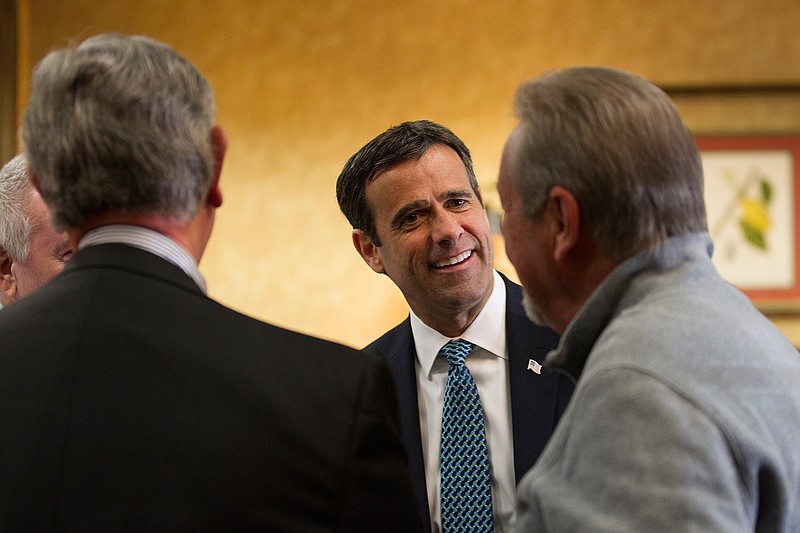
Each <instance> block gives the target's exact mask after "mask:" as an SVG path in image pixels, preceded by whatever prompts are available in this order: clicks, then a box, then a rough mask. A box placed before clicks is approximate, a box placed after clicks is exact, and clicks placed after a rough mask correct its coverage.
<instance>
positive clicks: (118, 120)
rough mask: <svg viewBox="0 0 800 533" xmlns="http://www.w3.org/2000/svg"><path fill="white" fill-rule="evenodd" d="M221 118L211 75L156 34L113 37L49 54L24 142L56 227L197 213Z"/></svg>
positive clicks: (37, 78)
mask: <svg viewBox="0 0 800 533" xmlns="http://www.w3.org/2000/svg"><path fill="white" fill-rule="evenodd" d="M214 115H215V104H214V95H213V91H212V90H211V87H210V86H209V84H208V82H207V81H206V80H205V79H204V78H203V76H202V75H201V74H200V73H199V72H198V71H197V70H196V69H195V68H194V67H193V66H192V65H191V63H189V62H188V61H187V60H186V59H185V58H183V57H182V56H181V55H179V54H178V53H177V52H175V51H174V50H173V49H171V48H170V47H168V46H167V45H165V44H162V43H159V42H157V41H155V40H152V39H149V38H147V37H139V36H124V35H118V34H104V35H99V36H96V37H92V38H90V39H88V40H86V41H84V42H83V43H81V44H80V45H78V46H77V47H75V48H69V49H62V50H56V51H54V52H51V53H50V54H48V55H47V56H46V57H45V58H44V59H43V60H42V61H41V62H40V63H39V65H38V66H37V68H36V70H35V72H34V76H33V81H32V84H31V95H30V98H29V100H28V105H27V107H26V110H25V114H24V117H23V124H22V139H23V144H24V146H25V153H26V154H27V156H28V160H29V162H30V167H31V169H32V173H33V175H34V177H35V178H36V180H37V182H38V184H39V187H40V190H41V192H42V196H43V197H44V199H45V201H46V202H47V204H48V206H49V207H50V210H51V212H52V214H53V220H54V223H55V225H56V227H57V228H58V229H67V228H74V227H80V226H82V225H84V224H87V223H88V222H90V221H91V220H93V219H94V218H96V217H98V216H102V215H104V214H106V213H115V212H125V213H158V214H160V215H165V216H170V217H174V218H177V219H180V220H187V219H189V218H191V217H192V216H193V215H194V213H195V212H196V210H197V208H198V203H199V202H200V201H202V199H203V198H204V197H205V195H206V194H207V192H208V190H209V187H210V186H211V182H212V178H213V175H214V158H213V154H212V146H211V143H210V132H211V128H212V127H213V125H214Z"/></svg>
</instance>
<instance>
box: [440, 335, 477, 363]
mask: <svg viewBox="0 0 800 533" xmlns="http://www.w3.org/2000/svg"><path fill="white" fill-rule="evenodd" d="M474 347H475V345H474V344H472V343H471V342H468V341H465V340H464V339H453V340H451V341H448V343H447V344H445V345H444V346H442V349H441V350H439V354H441V355H442V356H443V357H444V358H445V359H447V361H448V362H449V363H450V364H451V365H463V364H464V362H465V361H466V360H467V356H468V355H469V353H470V352H471V351H472V348H474Z"/></svg>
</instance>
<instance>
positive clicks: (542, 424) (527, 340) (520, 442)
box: [501, 274, 559, 482]
mask: <svg viewBox="0 0 800 533" xmlns="http://www.w3.org/2000/svg"><path fill="white" fill-rule="evenodd" d="M501 275H502V274H501ZM503 281H504V282H505V284H506V345H507V347H508V377H509V386H510V389H511V424H512V428H513V429H512V433H513V439H514V472H515V477H516V481H517V482H519V480H520V479H521V478H522V476H523V475H525V473H526V472H527V471H528V470H529V469H530V468H531V467H532V466H533V463H534V462H535V461H536V459H537V458H538V457H539V454H540V453H541V451H542V450H543V449H544V446H545V444H546V443H547V440H548V438H549V437H550V434H551V432H552V429H553V427H554V426H555V423H556V413H557V405H556V403H557V402H556V398H557V391H558V383H559V378H558V376H556V375H539V374H535V373H534V372H532V371H530V370H528V369H527V368H528V361H529V360H530V359H534V360H535V361H537V362H539V363H541V362H542V361H544V357H545V355H547V353H548V352H549V351H550V350H553V349H555V348H556V346H557V345H558V336H557V335H556V334H555V333H554V332H553V331H551V330H549V329H547V328H542V327H538V326H536V325H534V324H533V323H531V322H530V321H529V320H528V318H527V317H526V316H525V311H524V309H523V307H522V291H521V289H520V287H519V286H518V285H516V284H514V283H511V282H510V281H509V280H508V279H507V278H506V277H505V276H503Z"/></svg>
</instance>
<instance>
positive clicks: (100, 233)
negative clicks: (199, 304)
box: [78, 224, 207, 293]
mask: <svg viewBox="0 0 800 533" xmlns="http://www.w3.org/2000/svg"><path fill="white" fill-rule="evenodd" d="M111 243H117V244H127V245H129V246H133V247H135V248H139V249H141V250H145V251H147V252H150V253H151V254H155V255H157V256H158V257H160V258H162V259H164V260H166V261H169V262H170V263H172V264H173V265H175V266H177V267H178V268H180V269H181V270H183V271H184V272H185V273H186V274H187V275H188V276H189V277H190V278H192V279H193V280H194V282H195V283H197V286H198V287H199V288H200V290H202V291H203V293H206V292H207V291H206V282H205V279H203V275H202V274H201V273H200V270H199V269H198V268H197V262H196V261H195V260H194V258H193V257H192V256H191V255H190V254H189V252H188V251H186V249H184V248H183V247H182V246H181V245H179V244H178V243H176V242H175V241H173V240H172V239H170V238H169V237H167V236H166V235H164V234H161V233H158V232H157V231H153V230H151V229H147V228H143V227H141V226H129V225H125V224H113V225H109V226H102V227H99V228H96V229H93V230H92V231H90V232H88V233H87V234H86V235H84V236H83V238H82V239H81V240H80V242H79V243H78V250H80V249H82V248H86V247H88V246H95V245H98V244H111Z"/></svg>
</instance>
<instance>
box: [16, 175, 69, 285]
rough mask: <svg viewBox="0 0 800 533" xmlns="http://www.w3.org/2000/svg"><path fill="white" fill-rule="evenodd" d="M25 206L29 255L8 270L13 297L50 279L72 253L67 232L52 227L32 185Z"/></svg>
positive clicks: (45, 208)
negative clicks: (13, 283)
mask: <svg viewBox="0 0 800 533" xmlns="http://www.w3.org/2000/svg"><path fill="white" fill-rule="evenodd" d="M28 209H29V213H30V214H31V220H32V222H33V227H32V229H31V238H30V250H29V252H28V257H26V258H25V260H24V261H14V262H13V263H12V264H11V274H12V275H13V276H14V279H15V281H16V295H13V299H17V300H18V299H20V298H23V297H25V296H27V295H28V294H30V293H32V292H33V291H35V290H36V289H38V288H39V287H41V286H42V285H44V284H45V283H47V282H48V281H50V280H51V279H53V278H54V277H55V276H56V275H57V274H58V273H59V272H61V270H62V269H63V268H64V262H65V261H66V260H67V259H68V258H69V257H70V256H71V255H72V248H71V247H70V244H69V241H68V239H67V235H66V233H62V232H57V231H56V230H55V229H54V228H53V225H52V223H51V222H50V212H49V210H48V209H47V206H46V205H45V203H44V201H43V200H42V198H41V196H39V193H37V192H36V191H35V190H34V189H31V190H30V192H29V193H28Z"/></svg>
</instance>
